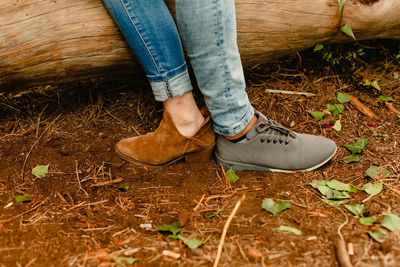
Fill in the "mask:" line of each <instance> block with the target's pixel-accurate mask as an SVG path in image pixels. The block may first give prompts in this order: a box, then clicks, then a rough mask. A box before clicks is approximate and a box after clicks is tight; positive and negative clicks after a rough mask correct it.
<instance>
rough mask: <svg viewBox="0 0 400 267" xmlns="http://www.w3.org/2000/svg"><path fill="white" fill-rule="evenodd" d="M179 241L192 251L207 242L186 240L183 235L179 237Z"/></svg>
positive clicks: (194, 239)
mask: <svg viewBox="0 0 400 267" xmlns="http://www.w3.org/2000/svg"><path fill="white" fill-rule="evenodd" d="M178 237H179V239H180V240H182V241H183V243H184V244H185V245H186V246H188V247H189V248H190V249H195V248H198V247H200V246H201V245H203V244H204V243H205V242H206V241H207V240H208V239H207V240H205V241H201V240H199V239H197V238H186V237H184V236H182V235H178Z"/></svg>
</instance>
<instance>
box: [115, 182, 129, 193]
mask: <svg viewBox="0 0 400 267" xmlns="http://www.w3.org/2000/svg"><path fill="white" fill-rule="evenodd" d="M130 186H131V185H130V184H129V183H128V182H126V183H123V184H122V185H120V186H119V187H118V190H119V191H122V192H126V191H128V189H129V187H130Z"/></svg>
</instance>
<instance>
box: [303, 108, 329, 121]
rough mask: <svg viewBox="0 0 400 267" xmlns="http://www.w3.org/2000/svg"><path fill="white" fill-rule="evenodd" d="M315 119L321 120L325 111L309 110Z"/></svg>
mask: <svg viewBox="0 0 400 267" xmlns="http://www.w3.org/2000/svg"><path fill="white" fill-rule="evenodd" d="M307 112H308V113H309V114H310V115H311V116H312V117H313V118H314V119H315V120H317V121H320V120H322V118H323V117H324V115H325V113H324V112H322V111H312V110H309V111H307Z"/></svg>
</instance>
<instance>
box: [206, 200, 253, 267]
mask: <svg viewBox="0 0 400 267" xmlns="http://www.w3.org/2000/svg"><path fill="white" fill-rule="evenodd" d="M245 197H246V194H243V195H242V198H241V199H239V200H238V202H236V205H235V207H234V208H233V210H232V212H231V214H230V215H229V217H228V220H226V223H225V225H224V230H223V231H222V235H221V240H220V241H219V245H218V251H217V257H216V258H215V261H214V265H213V267H217V266H218V262H219V259H220V258H221V253H222V246H223V245H224V242H225V236H226V232H227V231H228V228H229V225H230V224H231V221H232V219H233V216H235V214H236V212H237V211H238V209H239V207H240V205H241V204H242V203H243V201H244V199H245Z"/></svg>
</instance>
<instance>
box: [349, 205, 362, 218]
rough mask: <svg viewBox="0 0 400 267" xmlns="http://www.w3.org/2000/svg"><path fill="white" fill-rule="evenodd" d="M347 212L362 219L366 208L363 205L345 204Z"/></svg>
mask: <svg viewBox="0 0 400 267" xmlns="http://www.w3.org/2000/svg"><path fill="white" fill-rule="evenodd" d="M344 206H345V207H346V209H347V210H348V211H350V212H351V213H353V214H354V215H355V216H359V217H362V216H363V214H364V212H365V211H366V210H367V207H365V206H364V204H346V205H344Z"/></svg>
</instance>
